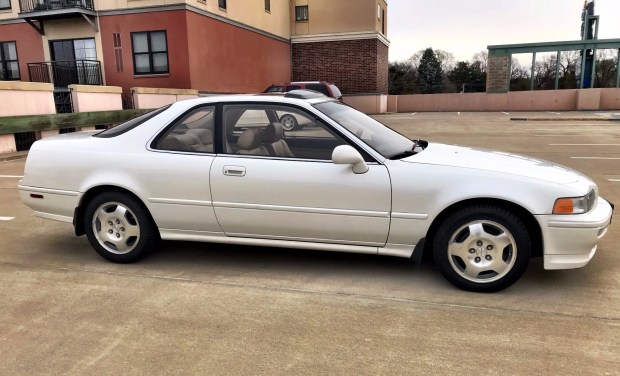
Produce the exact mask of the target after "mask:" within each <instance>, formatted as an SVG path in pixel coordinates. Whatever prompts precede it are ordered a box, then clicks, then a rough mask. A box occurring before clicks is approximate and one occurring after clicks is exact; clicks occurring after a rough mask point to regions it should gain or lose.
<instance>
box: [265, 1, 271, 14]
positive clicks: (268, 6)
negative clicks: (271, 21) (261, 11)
mask: <svg viewBox="0 0 620 376" xmlns="http://www.w3.org/2000/svg"><path fill="white" fill-rule="evenodd" d="M265 12H269V13H271V0H265Z"/></svg>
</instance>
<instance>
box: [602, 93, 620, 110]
mask: <svg viewBox="0 0 620 376" xmlns="http://www.w3.org/2000/svg"><path fill="white" fill-rule="evenodd" d="M601 110H620V88H616V89H601Z"/></svg>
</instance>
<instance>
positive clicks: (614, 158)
mask: <svg viewBox="0 0 620 376" xmlns="http://www.w3.org/2000/svg"><path fill="white" fill-rule="evenodd" d="M570 158H571V159H594V160H603V161H606V160H618V159H620V158H619V157H570Z"/></svg>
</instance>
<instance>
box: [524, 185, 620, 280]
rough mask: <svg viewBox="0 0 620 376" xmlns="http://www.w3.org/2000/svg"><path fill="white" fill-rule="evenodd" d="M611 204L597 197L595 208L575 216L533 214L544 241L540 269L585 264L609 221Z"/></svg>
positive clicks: (590, 257) (574, 266) (572, 267)
mask: <svg viewBox="0 0 620 376" xmlns="http://www.w3.org/2000/svg"><path fill="white" fill-rule="evenodd" d="M612 214H613V205H612V204H610V203H609V202H607V201H606V200H604V199H603V198H600V197H599V199H598V203H597V205H596V207H595V208H594V209H593V210H591V211H589V212H588V213H585V214H578V215H537V216H536V219H537V220H538V223H539V224H540V228H541V230H542V235H543V243H544V252H543V258H544V268H545V269H549V270H553V269H574V268H581V267H583V266H585V265H586V264H587V263H588V262H589V261H590V260H591V259H592V257H593V256H594V254H595V253H596V249H597V247H598V242H599V240H600V239H601V238H602V237H603V236H605V234H606V233H607V230H608V229H609V225H610V223H611V216H612Z"/></svg>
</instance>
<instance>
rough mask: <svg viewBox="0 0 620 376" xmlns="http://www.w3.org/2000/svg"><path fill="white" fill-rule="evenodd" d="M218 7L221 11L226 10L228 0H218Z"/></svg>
mask: <svg viewBox="0 0 620 376" xmlns="http://www.w3.org/2000/svg"><path fill="white" fill-rule="evenodd" d="M217 5H218V6H219V7H220V8H221V9H226V0H217Z"/></svg>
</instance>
